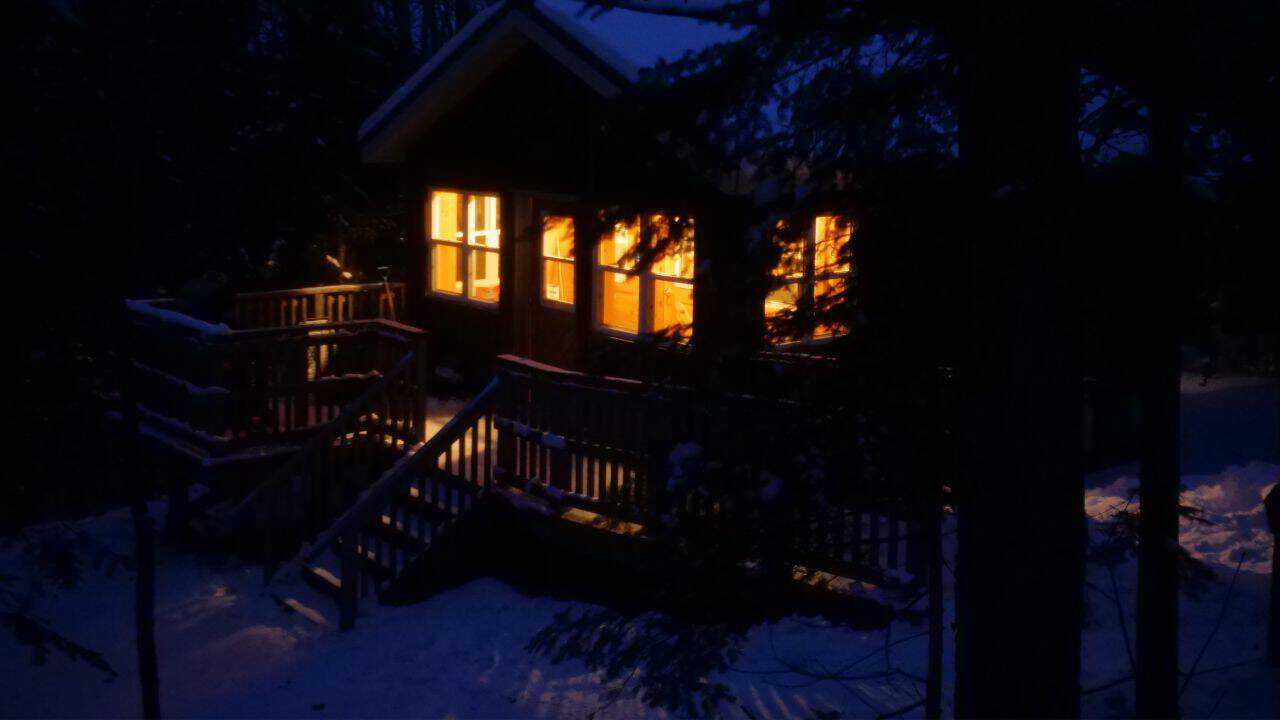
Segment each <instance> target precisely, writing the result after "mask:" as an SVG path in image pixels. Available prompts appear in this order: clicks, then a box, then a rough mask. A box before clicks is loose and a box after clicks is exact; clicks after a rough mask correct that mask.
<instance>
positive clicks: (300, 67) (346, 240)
mask: <svg viewBox="0 0 1280 720" xmlns="http://www.w3.org/2000/svg"><path fill="white" fill-rule="evenodd" d="M484 4H485V3H484V2H483V0H371V1H362V2H348V1H347V0H329V1H320V2H285V1H283V0H228V1H226V2H127V3H118V2H105V1H102V0H65V1H63V0H20V1H19V2H16V3H12V4H11V5H10V6H9V7H8V8H7V9H6V15H8V16H9V17H10V19H9V20H8V21H6V22H5V26H6V30H5V35H6V40H5V45H6V53H7V57H8V60H7V61H6V63H5V68H4V74H5V76H6V78H5V79H6V85H7V86H8V87H10V88H12V94H11V97H10V102H9V103H6V105H7V106H8V108H9V109H8V111H7V112H8V115H9V123H7V124H8V126H9V127H10V128H11V131H10V133H8V134H7V137H6V139H5V144H4V164H5V167H6V169H7V171H8V173H9V175H10V177H11V178H12V179H13V181H15V182H12V184H10V187H11V188H14V189H15V190H16V191H17V193H16V198H14V199H13V200H14V201H13V202H12V204H11V205H10V207H12V208H13V209H14V211H16V212H14V213H13V214H11V215H10V221H9V224H8V227H9V240H8V242H7V243H6V245H7V248H6V250H7V252H6V257H7V258H8V262H7V263H6V265H7V269H8V274H9V277H10V279H11V287H14V288H15V291H13V292H12V295H11V298H10V301H9V302H10V306H9V307H10V309H9V312H8V313H7V315H8V316H9V318H10V320H9V323H10V331H9V332H10V333H11V337H12V338H14V339H13V340H12V341H11V342H12V343H13V346H14V348H15V349H16V350H17V353H16V355H17V358H18V367H17V368H16V369H15V370H11V371H10V375H11V377H12V378H13V384H14V385H16V388H15V389H16V393H15V394H14V395H13V396H11V397H12V398H13V400H12V407H13V418H14V420H15V421H16V422H15V429H16V431H17V432H16V433H15V434H14V435H13V436H11V441H10V444H9V447H10V448H11V449H12V451H13V452H16V453H17V454H18V458H17V462H15V463H13V464H11V466H10V467H11V468H12V469H11V471H10V472H7V473H6V475H7V476H8V478H7V479H6V482H5V483H4V488H3V490H0V528H6V529H11V528H14V527H15V526H20V525H21V524H23V523H24V522H26V521H29V520H30V519H31V518H33V517H43V516H48V515H50V514H55V515H57V514H66V513H75V512H77V511H83V510H90V509H93V508H95V507H98V506H100V505H101V503H102V502H104V501H119V500H120V498H121V497H122V495H121V494H120V493H121V492H122V491H121V490H120V484H121V483H120V478H119V476H118V474H117V473H118V469H119V456H120V453H119V452H118V445H119V438H118V437H116V436H115V435H113V434H112V433H111V432H110V426H109V425H106V424H105V423H104V417H105V413H106V411H107V410H108V409H109V405H110V402H109V401H110V398H111V395H112V394H113V393H114V391H115V388H116V386H117V381H116V378H117V377H118V368H117V366H116V358H115V348H116V345H117V343H116V341H117V339H118V319H117V311H118V309H119V307H120V298H121V297H122V296H129V297H146V296H157V295H165V294H169V295H172V294H175V293H177V292H179V291H180V290H181V289H182V287H183V286H184V285H185V284H187V283H190V282H192V281H195V280H201V279H205V280H210V281H213V282H216V283H219V284H224V285H225V286H227V287H230V288H233V289H236V290H249V289H263V288H284V287H296V286H299V285H306V284H319V283H326V282H328V283H333V282H341V281H342V278H341V277H339V276H338V274H337V271H336V270H335V269H334V268H333V267H332V266H331V265H328V264H326V263H324V255H325V254H333V255H334V256H336V257H340V258H342V260H343V262H344V265H345V266H346V267H347V269H349V270H350V271H352V272H353V273H354V274H355V275H356V279H357V280H371V279H378V275H377V271H376V268H377V267H378V266H379V265H391V266H393V267H394V268H396V272H399V271H401V270H402V264H401V263H398V262H395V261H396V260H398V259H399V258H402V257H403V256H404V253H403V245H404V240H403V238H402V237H401V214H402V212H403V205H402V203H401V199H400V198H399V197H397V196H396V192H397V191H396V189H395V188H394V186H393V184H392V183H391V182H389V181H388V179H387V178H386V177H384V176H383V175H382V174H380V173H378V172H377V170H376V168H372V169H371V168H369V167H367V166H362V165H361V164H360V162H359V156H358V153H357V151H356V147H355V135H356V128H357V127H358V125H359V123H360V121H361V120H362V119H363V117H364V116H366V115H367V114H368V113H369V112H370V111H372V109H373V108H374V107H376V105H377V104H378V103H379V102H380V101H381V100H382V99H384V98H385V97H386V95H387V94H389V93H390V92H391V90H393V89H394V88H395V87H396V86H397V85H398V84H399V83H401V82H402V81H403V80H404V79H405V78H406V77H407V76H408V75H409V74H410V73H411V72H412V71H413V70H414V69H416V67H417V66H418V65H420V64H421V63H422V61H423V60H424V58H425V57H426V56H428V55H430V53H431V52H433V51H434V50H435V49H436V48H437V47H438V46H439V45H440V44H441V43H443V42H444V41H445V40H446V39H447V38H448V37H449V36H451V35H452V34H453V33H454V32H455V31H456V30H457V28H458V27H460V26H461V25H463V24H464V23H466V22H467V20H468V19H470V18H471V17H472V16H473V15H474V13H475V12H476V11H477V10H478V9H479V8H480V7H482V6H483V5H484ZM137 218H141V221H139V220H137ZM18 288H20V289H18ZM15 326H16V327H15Z"/></svg>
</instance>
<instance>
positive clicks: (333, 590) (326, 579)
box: [302, 565, 342, 600]
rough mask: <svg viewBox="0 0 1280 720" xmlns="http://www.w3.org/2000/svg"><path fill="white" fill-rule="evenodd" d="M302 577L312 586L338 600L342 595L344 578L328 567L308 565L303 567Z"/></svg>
mask: <svg viewBox="0 0 1280 720" xmlns="http://www.w3.org/2000/svg"><path fill="white" fill-rule="evenodd" d="M302 579H303V581H304V582H306V583H307V584H308V585H310V586H311V587H313V588H315V589H316V590H319V591H320V592H322V593H324V594H325V595H328V596H329V597H332V598H333V599H334V600H337V599H338V598H340V597H341V596H342V578H340V577H338V576H337V575H334V574H333V573H332V572H330V571H329V569H328V568H325V567H322V566H320V565H308V566H307V567H304V568H303V569H302Z"/></svg>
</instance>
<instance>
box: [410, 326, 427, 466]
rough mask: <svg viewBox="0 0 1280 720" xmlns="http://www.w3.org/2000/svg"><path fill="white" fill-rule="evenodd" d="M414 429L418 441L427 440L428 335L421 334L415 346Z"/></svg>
mask: <svg viewBox="0 0 1280 720" xmlns="http://www.w3.org/2000/svg"><path fill="white" fill-rule="evenodd" d="M413 353H414V357H413V382H414V393H413V429H414V437H415V438H417V440H418V442H426V440H427V337H426V335H419V336H418V338H417V341H416V342H415V343H414V348H413Z"/></svg>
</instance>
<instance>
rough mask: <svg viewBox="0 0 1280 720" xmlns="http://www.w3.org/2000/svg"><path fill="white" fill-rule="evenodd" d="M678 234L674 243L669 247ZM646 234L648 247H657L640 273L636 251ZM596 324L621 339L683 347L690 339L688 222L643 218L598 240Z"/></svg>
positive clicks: (691, 260) (690, 241) (691, 263)
mask: <svg viewBox="0 0 1280 720" xmlns="http://www.w3.org/2000/svg"><path fill="white" fill-rule="evenodd" d="M675 228H679V233H680V237H679V238H678V239H677V240H676V241H674V242H672V241H671V237H672V233H673V232H675ZM642 232H643V233H648V235H649V238H650V240H651V243H650V244H648V246H650V247H656V246H663V247H664V250H663V252H662V253H661V254H659V255H657V256H656V257H653V258H652V261H651V262H650V263H649V266H648V267H647V268H646V269H640V268H639V267H638V259H639V255H641V253H640V252H639V251H638V249H637V246H638V244H639V242H640V238H641V237H642V234H641V233H642ZM596 256H597V257H596V263H597V268H598V274H597V277H598V285H599V290H598V293H597V301H598V306H597V308H598V309H597V314H596V318H597V322H598V323H599V324H600V325H601V326H602V327H604V328H606V329H609V330H612V331H616V332H621V333H625V334H631V335H636V334H639V333H641V332H652V333H660V334H663V335H666V336H669V337H677V338H679V339H680V340H682V341H687V340H689V339H690V338H692V336H693V296H694V292H693V277H694V242H693V221H692V220H691V219H684V220H683V221H682V220H681V218H679V217H674V218H668V217H667V216H665V215H648V216H646V217H643V218H641V217H635V218H633V219H631V220H625V221H619V222H616V223H614V225H613V228H612V229H611V230H610V231H609V232H607V233H605V235H604V236H602V237H601V238H600V242H599V246H598V249H597V253H596Z"/></svg>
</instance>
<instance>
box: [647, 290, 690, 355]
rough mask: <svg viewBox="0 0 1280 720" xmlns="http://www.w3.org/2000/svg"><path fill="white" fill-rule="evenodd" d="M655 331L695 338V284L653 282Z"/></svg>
mask: <svg viewBox="0 0 1280 720" xmlns="http://www.w3.org/2000/svg"><path fill="white" fill-rule="evenodd" d="M653 331H654V332H656V333H664V334H665V333H672V332H675V333H678V334H679V337H680V338H681V339H684V340H687V339H689V338H691V337H693V283H685V282H675V281H672V280H656V279H655V280H654V281H653Z"/></svg>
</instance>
